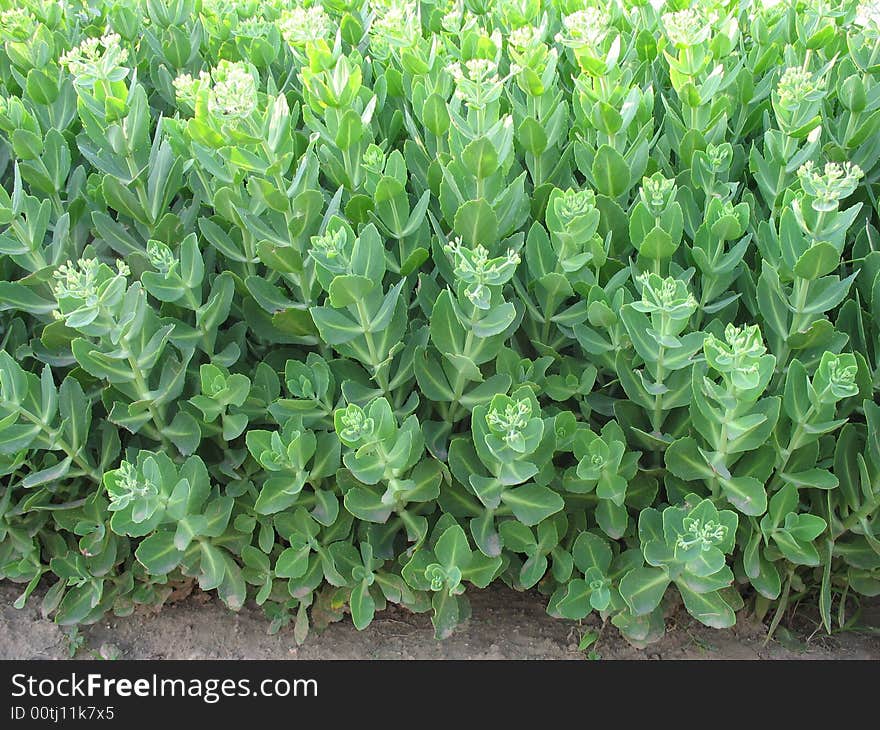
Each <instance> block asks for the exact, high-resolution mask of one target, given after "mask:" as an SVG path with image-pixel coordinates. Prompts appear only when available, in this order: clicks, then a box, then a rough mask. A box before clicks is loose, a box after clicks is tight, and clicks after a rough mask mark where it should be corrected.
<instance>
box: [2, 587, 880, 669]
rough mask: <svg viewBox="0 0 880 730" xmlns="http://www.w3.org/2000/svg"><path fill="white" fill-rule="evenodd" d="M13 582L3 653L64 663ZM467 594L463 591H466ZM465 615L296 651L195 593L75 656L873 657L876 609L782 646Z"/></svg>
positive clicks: (677, 630) (520, 607)
mask: <svg viewBox="0 0 880 730" xmlns="http://www.w3.org/2000/svg"><path fill="white" fill-rule="evenodd" d="M19 591H20V587H19V586H16V585H13V584H10V583H8V582H4V583H0V658H2V659H65V658H68V657H69V656H70V650H71V639H70V638H69V637H68V633H67V632H68V630H65V629H63V628H62V627H59V626H57V625H55V624H54V623H53V622H52V621H50V620H47V619H44V618H43V617H42V616H41V615H40V610H39V598H40V596H39V595H35V596H32V598H31V600H30V601H29V602H28V605H27V606H26V607H25V608H24V609H22V610H17V609H15V608H14V607H13V606H12V602H13V601H14V600H15V598H16V597H17V596H18V594H19ZM469 595H470V593H469ZM471 602H472V605H473V617H472V618H471V619H470V621H469V622H468V623H467V624H466V625H464V626H463V627H461V628H460V629H459V630H458V631H456V633H455V634H453V636H452V637H451V638H449V639H447V640H446V641H443V642H438V641H435V639H434V637H433V632H432V628H431V623H430V618H429V616H428V615H427V614H421V615H416V614H412V613H409V612H408V611H404V610H400V609H397V608H391V609H389V610H387V611H385V612H384V613H381V614H379V615H378V616H377V617H376V619H375V621H374V622H373V624H372V625H371V626H370V627H369V628H367V629H366V630H365V631H357V630H355V628H354V626H352V624H351V621H350V620H349V619H348V617H346V618H345V619H344V620H342V621H340V622H338V623H335V624H332V625H331V626H330V627H329V628H327V629H326V630H325V631H324V632H323V633H321V634H315V633H312V634H310V635H309V637H308V639H307V640H306V642H305V644H303V645H302V646H299V647H297V646H296V644H295V642H294V640H293V631H292V629H289V628H288V629H284V630H282V631H281V632H280V633H279V634H276V635H274V636H270V635H268V634H267V633H266V629H267V627H268V621H267V620H266V619H265V618H264V617H263V615H262V611H261V610H260V609H258V608H257V607H255V606H246V607H245V608H244V609H243V610H242V611H240V612H239V613H231V612H230V611H228V610H227V609H226V608H225V607H224V606H223V605H222V604H221V603H220V602H219V601H217V600H215V599H213V598H212V597H210V596H208V595H206V594H200V593H198V592H196V593H194V594H193V595H191V596H189V597H187V598H185V599H183V600H181V601H180V602H177V603H173V604H169V605H166V606H165V607H163V608H162V609H161V610H159V611H158V612H157V611H151V610H140V611H138V612H136V613H135V614H134V615H132V616H129V617H127V618H116V617H113V616H109V617H105V619H104V620H103V621H101V622H99V623H97V624H94V625H92V626H87V627H83V628H81V629H80V630H79V632H78V638H74V644H79V642H80V639H81V645H79V649H78V651H76V656H77V658H85V659H89V658H96V657H101V656H104V657H106V658H120V659H583V658H585V653H584V652H580V651H578V641H579V639H580V636H581V635H582V634H583V633H584V632H585V631H587V630H596V631H599V632H600V636H599V640H598V642H597V643H596V644H595V645H594V647H593V648H595V649H596V651H597V653H598V655H599V658H601V659H792V658H800V659H880V630H878V626H880V605H874V606H872V607H870V608H868V609H867V610H866V611H865V612H864V615H863V618H862V623H863V624H864V629H862V630H859V631H848V632H842V633H838V634H835V635H833V636H830V637H829V636H826V635H825V634H824V633H822V632H819V631H815V624H814V623H813V622H812V621H810V620H809V619H808V618H805V617H803V616H801V617H799V618H796V619H795V621H794V622H793V624H792V627H791V630H787V629H786V628H785V627H784V625H783V630H782V632H781V633H780V632H778V633H779V636H780V637H781V639H782V640H783V642H784V643H779V641H777V640H774V641H771V642H769V643H768V644H766V645H765V644H764V638H765V636H766V628H765V627H764V626H763V625H762V624H760V623H759V622H758V621H756V620H755V619H754V618H751V619H750V618H749V617H741V618H740V622H739V623H738V624H737V626H736V628H734V629H731V630H727V631H717V630H713V629H708V628H706V627H704V626H701V625H700V624H698V623H696V622H695V621H693V620H692V619H690V618H689V617H688V616H687V615H685V614H683V612H680V611H679V612H673V614H672V615H671V616H670V617H668V618H667V621H666V624H667V634H666V636H665V637H664V638H663V639H662V640H661V641H660V642H658V643H656V644H652V645H651V646H649V647H648V648H647V649H645V650H637V649H634V648H632V647H631V646H630V645H629V644H627V643H626V642H625V641H624V640H623V639H621V638H620V636H619V635H618V634H617V631H616V629H614V627H612V626H610V625H608V626H607V627H605V628H604V630H603V629H602V628H601V626H600V623H599V622H598V621H596V620H591V621H588V622H584V623H582V624H578V623H576V622H572V621H562V620H558V619H553V618H551V617H549V616H548V615H547V614H546V613H545V612H544V603H543V601H542V598H541V596H539V595H536V594H532V593H516V592H514V591H511V590H509V589H507V588H505V587H493V588H490V589H488V590H485V591H481V592H474V593H473V595H471Z"/></svg>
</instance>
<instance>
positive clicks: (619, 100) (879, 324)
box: [0, 0, 880, 645]
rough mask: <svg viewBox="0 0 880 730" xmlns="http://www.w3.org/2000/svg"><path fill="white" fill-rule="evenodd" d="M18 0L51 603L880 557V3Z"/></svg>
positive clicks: (297, 593)
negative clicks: (184, 588)
mask: <svg viewBox="0 0 880 730" xmlns="http://www.w3.org/2000/svg"><path fill="white" fill-rule="evenodd" d="M0 7H2V11H0V41H2V52H0V137H2V141H0V178H2V189H0V273H2V277H0V278H2V281H0V340H2V351H0V475H2V477H0V578H5V579H9V580H12V581H15V582H17V583H20V584H22V585H23V593H22V595H21V598H20V599H19V601H18V602H17V605H23V604H24V603H25V602H26V601H27V600H28V598H29V596H30V595H31V594H32V592H33V591H34V590H35V589H36V587H37V586H38V584H40V583H41V582H42V583H43V584H44V585H45V586H46V588H47V590H45V592H42V593H41V595H42V609H43V611H44V612H45V613H46V614H51V615H53V616H54V618H55V620H56V621H57V622H58V623H60V624H63V625H77V624H87V623H90V622H94V621H97V620H98V619H99V618H100V617H101V616H102V615H104V614H105V613H107V612H113V613H115V614H116V615H119V616H124V615H126V614H128V613H130V612H132V611H133V610H134V609H135V607H136V606H137V605H138V604H148V605H160V604H162V603H163V602H164V601H166V600H167V599H168V597H169V596H170V595H171V594H172V591H173V590H174V589H175V588H176V587H179V586H180V585H181V584H184V583H186V582H187V581H195V582H197V584H198V586H199V587H200V588H201V589H202V590H205V591H216V594H217V595H218V596H219V598H220V599H221V600H222V601H223V602H224V603H225V604H226V605H228V606H229V608H230V609H232V610H237V609H239V608H241V606H242V605H243V604H244V603H245V601H246V600H252V601H255V602H256V603H257V604H259V605H261V606H262V607H263V608H264V610H265V612H266V614H267V616H268V618H269V620H270V622H271V623H270V626H271V628H272V629H273V630H278V629H280V628H282V627H284V626H286V625H288V624H291V625H292V626H293V627H294V630H295V635H296V637H297V639H298V640H302V639H303V638H304V637H305V635H306V633H307V631H308V630H309V627H310V626H314V627H317V628H321V627H322V626H324V625H326V623H327V622H328V621H332V620H337V619H339V618H341V617H342V615H343V614H344V613H345V612H347V613H349V614H350V615H351V620H352V621H353V622H354V624H355V625H356V626H357V627H358V628H363V627H365V626H367V625H368V624H369V623H370V622H371V621H372V619H373V617H374V615H375V614H376V612H377V611H380V610H382V609H383V608H384V607H385V606H386V605H387V604H388V603H394V604H400V605H402V606H405V607H407V608H409V609H410V610H412V611H417V612H432V615H433V622H434V626H435V627H436V633H437V636H438V637H445V636H447V635H448V634H449V633H450V632H452V631H453V630H454V629H455V627H456V625H458V624H459V623H460V622H461V621H463V620H464V619H466V618H467V616H468V614H469V604H468V598H467V596H468V594H470V593H472V592H473V591H474V590H477V589H479V588H483V587H485V586H488V585H489V584H491V583H493V582H499V581H503V582H504V583H506V584H507V585H509V586H511V587H512V588H514V589H517V590H527V589H534V590H536V591H538V592H540V593H541V594H543V595H544V596H546V600H547V604H548V611H549V612H550V613H551V614H552V615H554V616H560V617H565V618H568V619H582V618H584V617H587V616H588V615H590V614H597V615H598V616H600V617H601V619H602V620H603V621H610V622H611V623H612V624H613V625H614V626H616V627H617V628H618V629H619V630H620V631H621V632H622V633H623V635H624V636H625V637H626V638H627V639H629V640H630V641H632V642H633V643H635V644H639V645H641V644H646V643H649V642H651V641H654V640H656V639H658V638H659V637H660V636H662V634H663V631H664V610H665V609H666V608H668V607H669V606H670V604H671V603H674V602H676V601H678V600H680V601H681V603H683V606H684V608H685V609H686V610H687V611H688V612H689V613H690V614H691V615H692V616H694V617H695V618H696V619H697V620H699V621H701V622H703V623H705V624H707V625H709V626H713V627H718V628H723V627H729V626H731V625H733V624H734V623H735V621H736V618H737V612H738V611H740V610H741V609H744V608H746V610H749V611H752V612H754V613H757V615H758V616H760V617H767V619H768V621H769V622H770V623H771V625H775V622H778V620H779V619H780V618H781V617H782V616H783V614H784V612H785V611H786V609H787V608H788V607H791V606H793V605H794V604H795V603H804V602H807V603H812V604H813V605H816V606H818V610H819V614H820V616H821V620H822V623H823V624H824V627H825V629H826V630H828V631H831V630H832V629H833V627H834V626H836V625H840V626H845V625H846V624H847V622H848V621H849V620H850V619H851V617H852V616H853V615H854V613H855V612H856V611H857V609H858V605H859V601H860V599H861V597H864V596H875V595H877V594H878V593H880V523H878V519H880V518H878V515H880V405H878V387H880V369H878V366H880V250H878V249H880V233H878V222H877V213H878V204H877V189H878V187H877V179H878V170H880V168H878V159H880V79H878V73H880V6H878V4H877V3H876V2H870V1H866V2H862V3H856V2H852V1H850V0H843V1H841V2H836V3H824V2H819V1H816V2H812V1H811V2H806V1H803V0H784V1H783V2H779V3H776V4H773V5H770V4H768V5H766V6H765V5H764V4H763V3H761V2H746V1H743V2H726V1H723V0H718V1H713V0H705V1H702V2H693V3H691V2H684V1H683V0H672V1H670V2H667V3H662V2H653V3H649V2H647V1H640V0H626V1H622V0H621V1H618V2H611V3H606V2H592V1H591V0H498V1H497V2H496V1H493V2H486V1H485V0H452V1H448V0H422V1H421V2H415V1H412V0H408V1H405V0H371V1H370V2H364V1H362V0H324V2H312V3H310V4H309V3H303V4H300V3H298V2H295V0H271V1H270V2H256V0H201V1H200V0H142V1H140V2H130V1H129V0H68V1H66V2H60V3H59V2H54V1H50V0H16V2H11V0H3V2H2V3H0ZM664 599H666V600H664Z"/></svg>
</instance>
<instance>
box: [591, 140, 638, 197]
mask: <svg viewBox="0 0 880 730" xmlns="http://www.w3.org/2000/svg"><path fill="white" fill-rule="evenodd" d="M592 173H593V181H594V182H595V184H596V189H597V190H598V191H599V192H600V193H602V194H603V195H607V196H608V197H609V198H618V197H620V196H621V195H623V194H624V193H625V192H626V191H627V190H629V187H630V174H629V165H627V164H626V160H624V159H623V157H622V156H621V154H620V153H619V152H618V151H617V150H615V149H614V148H612V147H609V146H608V145H607V144H603V145H602V146H601V147H600V148H599V149H598V150H597V151H596V157H595V159H594V160H593V166H592Z"/></svg>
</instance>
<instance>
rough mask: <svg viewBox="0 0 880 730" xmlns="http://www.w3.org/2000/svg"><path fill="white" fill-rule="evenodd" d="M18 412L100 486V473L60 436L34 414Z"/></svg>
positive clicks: (19, 408) (23, 409) (19, 410)
mask: <svg viewBox="0 0 880 730" xmlns="http://www.w3.org/2000/svg"><path fill="white" fill-rule="evenodd" d="M18 412H19V413H20V414H21V415H22V416H23V417H24V418H25V419H26V420H28V421H30V422H31V423H33V424H34V425H35V426H39V427H40V430H42V431H43V433H44V434H45V435H46V436H47V437H48V439H49V442H50V443H53V444H55V445H56V446H57V447H58V448H59V449H61V451H63V452H64V453H65V454H67V455H68V456H69V457H70V460H71V461H72V462H73V463H74V464H76V465H77V466H78V467H79V468H80V469H82V470H83V473H84V474H85V475H86V476H87V477H89V479H91V480H92V481H93V482H95V484H99V485H100V484H101V472H99V471H98V470H97V469H95V468H94V467H92V466H91V465H90V464H89V463H88V462H87V461H86V460H85V459H83V458H82V457H81V456H80V455H79V452H78V451H75V450H74V449H73V447H72V446H71V445H70V444H68V443H67V441H65V440H64V438H62V437H61V436H59V435H58V434H57V433H56V432H55V431H54V430H52V429H50V428H49V427H48V425H47V424H46V423H44V422H43V420H42V419H40V418H39V417H38V416H36V415H35V414H33V413H31V412H30V411H28V410H27V409H25V408H21V407H20V406H19V407H18Z"/></svg>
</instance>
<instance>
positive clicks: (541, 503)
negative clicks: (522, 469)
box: [501, 484, 565, 526]
mask: <svg viewBox="0 0 880 730" xmlns="http://www.w3.org/2000/svg"><path fill="white" fill-rule="evenodd" d="M501 501H502V502H503V503H504V504H505V505H507V506H508V507H510V509H511V511H512V512H513V514H514V516H515V517H516V518H517V519H518V520H519V521H520V522H522V523H523V524H524V525H530V526H531V525H537V524H538V523H539V522H540V521H541V520H543V519H545V518H547V517H549V516H550V515H553V514H556V513H557V512H559V511H560V510H561V509H562V508H563V507H564V506H565V502H564V501H563V499H562V497H561V496H560V495H559V493H558V492H554V491H553V490H552V489H550V488H549V487H542V486H539V485H537V484H526V485H525V486H522V487H515V488H513V489H507V490H505V491H504V492H503V493H502V495H501Z"/></svg>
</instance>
